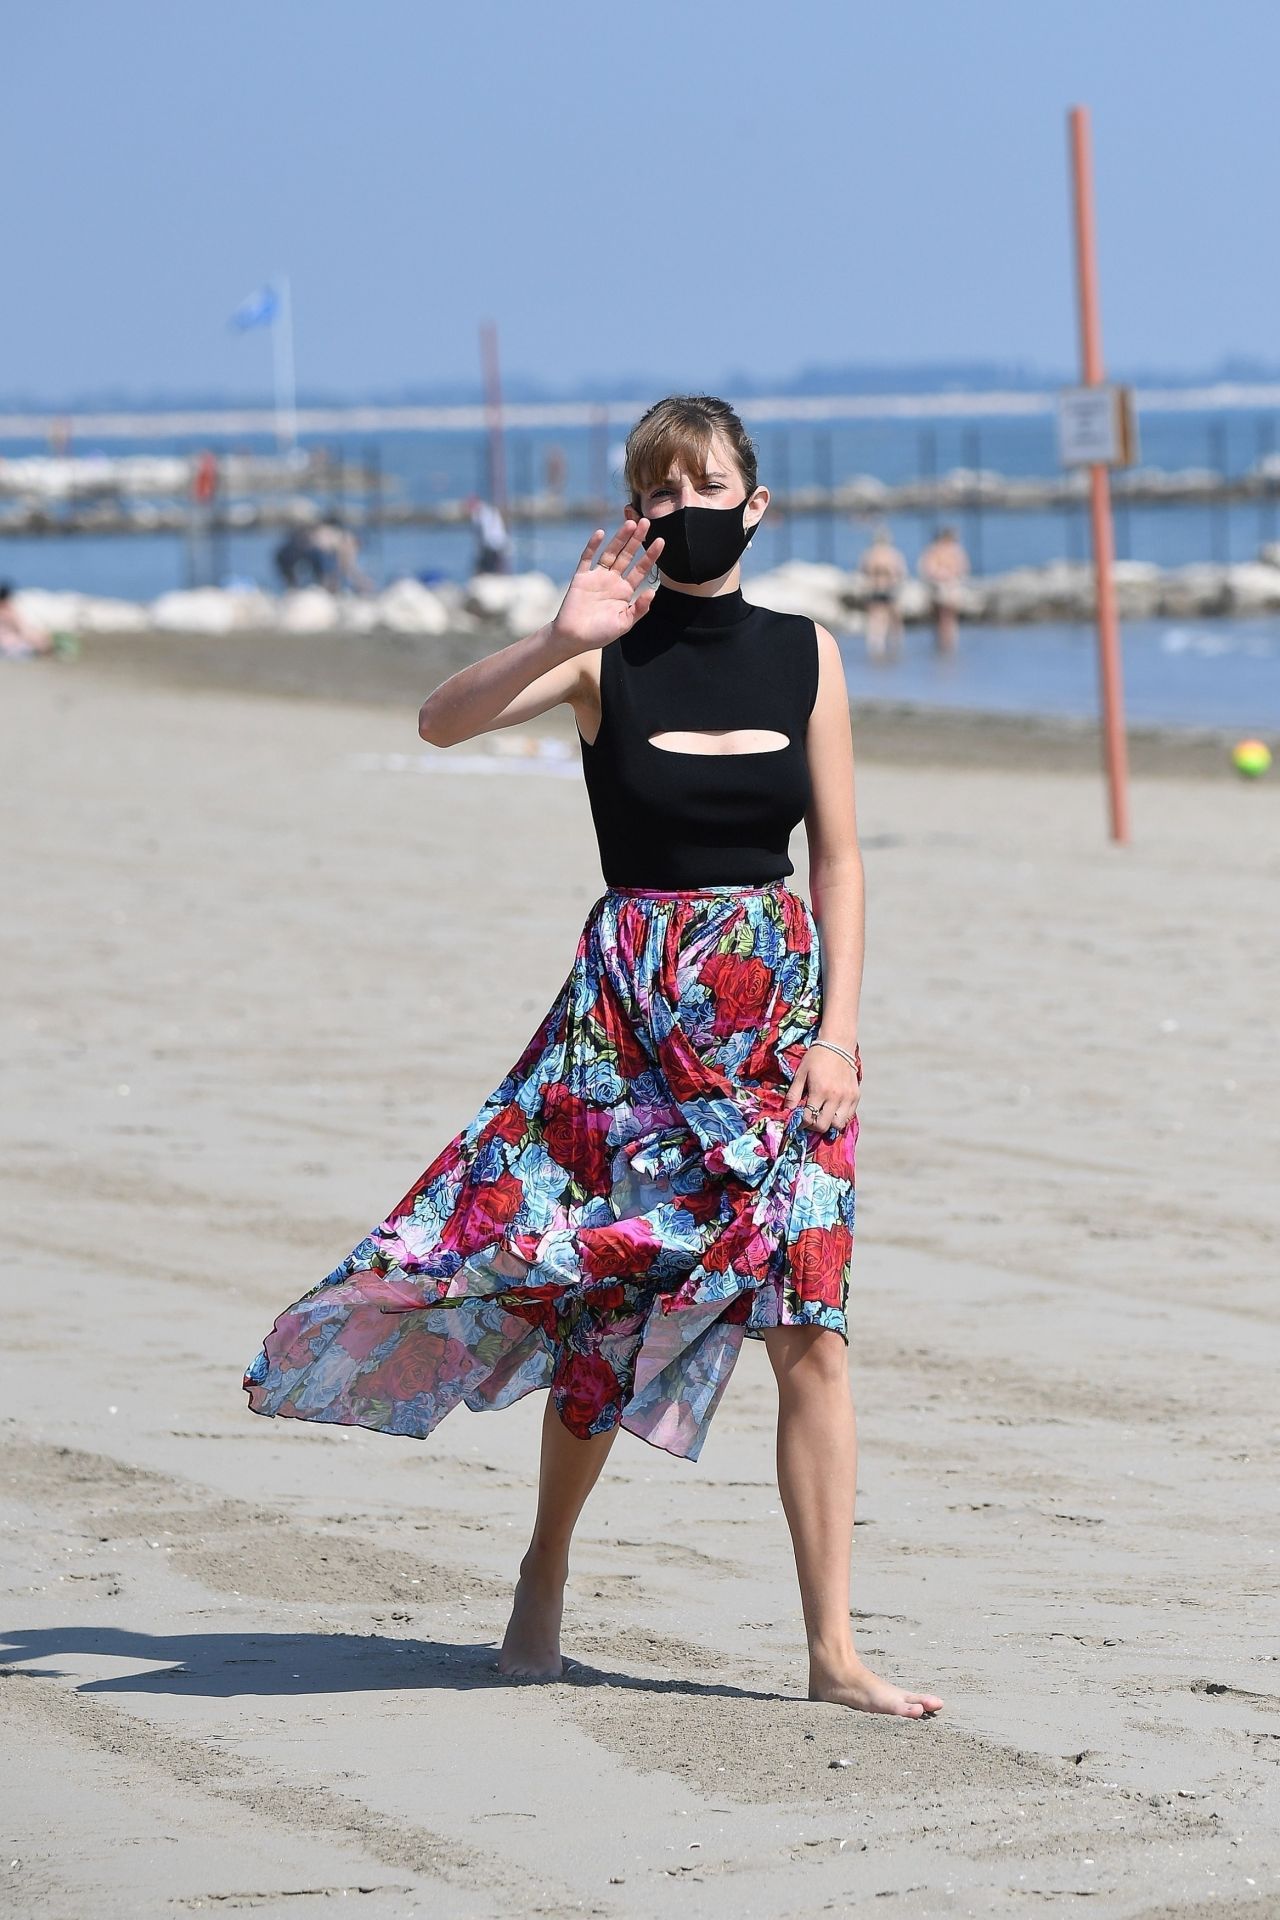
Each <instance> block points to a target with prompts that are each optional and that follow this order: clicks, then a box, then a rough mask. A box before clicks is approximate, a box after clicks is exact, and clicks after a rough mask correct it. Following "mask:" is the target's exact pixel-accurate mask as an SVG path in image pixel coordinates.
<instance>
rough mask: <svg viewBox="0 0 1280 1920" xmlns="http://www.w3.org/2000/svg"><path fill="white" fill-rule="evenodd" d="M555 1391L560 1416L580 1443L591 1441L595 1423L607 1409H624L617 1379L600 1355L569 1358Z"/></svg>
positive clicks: (556, 1379) (561, 1367)
mask: <svg viewBox="0 0 1280 1920" xmlns="http://www.w3.org/2000/svg"><path fill="white" fill-rule="evenodd" d="M552 1391H553V1392H554V1394H555V1401H556V1411H557V1413H558V1414H559V1415H560V1418H561V1420H562V1421H563V1422H564V1424H565V1426H566V1427H568V1429H569V1431H570V1433H576V1434H577V1436H578V1438H579V1439H580V1440H586V1439H588V1438H589V1437H590V1434H591V1428H592V1424H593V1422H594V1421H595V1420H596V1418H597V1417H598V1415H599V1414H601V1413H602V1412H603V1411H604V1409H605V1408H606V1407H614V1408H617V1409H618V1410H621V1407H622V1389H621V1387H620V1386H619V1385H618V1380H617V1376H616V1375H615V1373H614V1371H613V1368H612V1367H611V1366H610V1365H609V1363H608V1362H607V1361H606V1360H602V1359H601V1358H600V1356H599V1354H598V1353H570V1354H567V1355H566V1356H565V1357H564V1358H563V1359H562V1360H561V1363H560V1365H559V1366H558V1367H557V1369H556V1373H555V1376H554V1378H553V1380H552Z"/></svg>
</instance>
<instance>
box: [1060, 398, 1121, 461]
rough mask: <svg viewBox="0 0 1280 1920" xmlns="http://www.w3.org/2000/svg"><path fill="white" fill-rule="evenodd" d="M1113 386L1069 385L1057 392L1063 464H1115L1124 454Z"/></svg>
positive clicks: (1118, 409) (1117, 405)
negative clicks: (1063, 390) (1062, 390)
mask: <svg viewBox="0 0 1280 1920" xmlns="http://www.w3.org/2000/svg"><path fill="white" fill-rule="evenodd" d="M1118 400H1119V396H1118V394H1117V391H1116V389H1115V388H1114V387H1068V388H1067V389H1066V390H1065V392H1063V393H1060V394H1059V395H1058V451H1059V454H1060V456H1061V459H1062V464H1063V466H1064V467H1092V466H1097V465H1099V464H1101V465H1103V466H1108V467H1111V466H1115V465H1117V464H1118V463H1119V461H1120V460H1121V459H1122V457H1123V448H1122V429H1121V417H1120V407H1119V404H1118Z"/></svg>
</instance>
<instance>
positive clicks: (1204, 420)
mask: <svg viewBox="0 0 1280 1920" xmlns="http://www.w3.org/2000/svg"><path fill="white" fill-rule="evenodd" d="M1140 427H1141V464H1143V465H1145V466H1152V467H1159V468H1163V469H1165V470H1174V471H1176V470H1182V469H1186V468H1191V467H1199V468H1209V469H1211V470H1214V471H1217V472H1222V473H1227V474H1234V473H1242V472H1245V471H1248V470H1249V469H1251V468H1252V467H1253V466H1255V465H1256V463H1257V462H1258V461H1259V460H1262V459H1266V458H1268V457H1269V456H1271V455H1272V454H1274V453H1275V452H1276V450H1277V447H1278V446H1280V416H1277V414H1276V413H1274V412H1271V411H1248V410H1240V411H1233V412H1222V413H1215V414H1208V413H1203V414H1202V413H1188V412H1172V411H1171V412H1167V413H1163V412H1160V413H1157V412H1144V414H1143V415H1142V418H1141V422H1140ZM755 439H756V444H757V447H758V449H759V455H760V477H761V479H762V481H764V482H765V483H766V484H768V485H770V486H772V487H774V488H775V489H776V490H777V491H779V492H786V491H787V490H788V489H789V488H791V487H804V486H812V485H830V484H832V483H835V484H838V483H839V482H840V481H842V480H844V479H848V478H850V477H852V476H853V475H861V474H872V475H875V476H877V477H878V478H880V479H881V480H883V481H884V482H885V483H886V484H890V485H892V484H894V483H896V482H900V481H905V480H909V479H912V478H915V477H917V476H919V475H921V474H939V475H941V474H946V473H948V472H951V471H953V470H956V469H958V468H966V469H974V468H985V469H988V470H991V471H995V472H1000V473H1006V474H1011V475H1028V474H1046V475H1052V474H1055V473H1057V472H1058V471H1059V468H1058V457H1057V445H1056V438H1055V431H1054V425H1053V421H1052V420H1051V419H1050V418H1049V417H1047V416H1045V417H1038V416H1032V417H1010V418H1004V417H991V418H984V419H981V420H970V421H965V420H957V419H939V420H937V421H931V422H930V421H926V422H921V421H915V420H899V419H869V420H855V421H836V422H831V423H827V424H824V423H822V422H816V423H810V422H805V423H804V424H780V425H776V426H773V425H770V426H765V427H762V428H760V429H759V430H758V431H757V432H756V433H755ZM195 444H196V443H193V442H191V441H189V440H188V441H183V440H180V439H172V438H171V439H165V440H163V441H159V440H148V441H134V442H126V441H116V440H112V441H110V442H104V443H103V444H102V445H101V446H94V444H93V443H92V442H91V441H88V440H86V441H84V442H80V443H77V445H76V448H75V450H76V451H78V452H81V453H85V452H95V451H101V452H111V453H129V452H147V451H156V450H158V449H159V450H163V451H168V452H174V451H181V450H184V449H192V448H194V445H195ZM224 444H228V445H229V444H230V443H224ZM235 444H236V446H237V447H238V448H239V449H240V450H243V451H265V450H269V446H270V443H269V442H268V441H267V440H266V439H265V438H258V439H254V438H252V437H246V438H245V439H243V440H240V441H237V442H236V443H235ZM324 444H325V445H326V446H327V447H328V448H329V449H330V450H331V452H332V453H333V454H334V455H335V456H341V457H342V458H343V459H345V460H346V461H348V462H350V463H365V464H368V463H369V462H371V461H372V462H375V463H376V464H377V466H378V467H379V468H380V470H381V471H382V473H383V475H384V476H385V479H386V484H387V487H388V490H389V491H390V493H391V494H392V495H393V496H394V497H400V498H405V499H413V500H420V501H445V500H456V499H458V498H460V497H462V496H463V495H465V494H467V493H469V492H472V491H476V492H484V491H486V490H487V462H488V444H487V440H486V438H485V436H484V435H483V434H481V433H477V432H444V431H440V432H432V433H425V432H406V433H383V434H381V435H379V436H377V437H376V438H373V439H371V438H370V437H369V436H359V435H349V436H345V437H344V436H332V435H329V436H325V438H324ZM3 451H4V452H5V454H8V455H18V454H21V453H43V452H45V451H47V449H46V448H45V447H44V445H43V444H42V443H35V442H32V443H30V444H27V445H24V444H21V443H16V442H6V443H5V446H4V449H3ZM556 454H559V455H560V456H562V457H563V461H564V466H565V469H566V472H567V484H566V491H567V493H568V494H569V496H570V497H575V498H590V497H599V496H600V495H601V494H603V495H604V496H605V497H607V498H610V499H612V500H614V501H616V502H618V503H619V511H620V502H621V499H622V489H621V479H620V463H621V434H620V433H617V432H614V431H613V430H612V429H611V430H610V433H609V434H608V435H605V434H603V433H602V432H600V431H598V430H589V429H585V428H581V429H570V428H562V429H518V430H512V431H511V432H510V433H509V434H508V438H507V485H508V489H509V491H510V492H511V493H512V494H514V495H517V496H518V495H521V494H525V493H529V492H536V491H540V490H542V489H543V488H544V487H545V485H546V476H547V469H548V460H549V458H551V457H554V455H556ZM323 500H324V504H326V505H332V506H335V507H337V508H339V509H340V510H341V509H342V508H343V507H344V506H349V505H351V504H352V502H351V501H350V500H349V499H348V498H347V497H346V496H345V494H344V490H343V488H342V485H341V482H340V480H339V479H338V478H337V476H335V485H334V488H333V490H332V491H331V492H330V493H329V494H327V495H325V496H323ZM935 517H936V516H934V515H932V514H930V515H927V516H926V515H914V514H897V515H895V516H894V517H893V519H892V523H891V524H892V530H893V533H894V536H895V538H896V539H897V541H898V543H899V545H900V546H901V547H902V549H903V551H904V553H905V554H906V556H907V559H908V561H909V562H911V563H912V564H913V565H914V562H915V560H916V559H917V557H918V555H919V552H920V550H921V548H922V546H923V545H924V543H925V541H926V540H927V539H928V537H929V534H930V532H931V531H932V527H933V524H934V520H935ZM953 517H954V518H955V520H956V523H957V524H958V526H959V529H960V532H961V535H962V538H963V539H964V541H965V544H966V546H967V547H968V549H969V552H970V555H971V558H972V560H973V563H974V570H975V571H976V572H979V573H997V572H1003V571H1006V570H1007V569H1009V568H1012V567H1017V566H1026V565H1037V564H1042V563H1044V562H1047V561H1050V560H1054V559H1059V558H1064V557H1065V558H1068V559H1084V558H1086V557H1087V554H1088V528H1087V523H1086V518H1085V514H1084V511H1083V509H1082V508H1080V507H1075V506H1073V507H1071V508H1065V509H1060V510H1055V511H1052V512H1043V513H999V512H993V511H992V510H990V509H983V510H982V511H981V512H975V511H972V510H969V511H961V512H959V513H957V514H955V515H954V516H953ZM1278 522H1280V506H1278V505H1277V503H1274V502H1265V503H1257V504H1255V503H1249V504H1247V505H1243V504H1238V505H1230V506H1226V505H1224V506H1218V505H1214V506H1170V507H1150V506H1148V507H1133V508H1124V507H1119V508H1118V509H1117V514H1116V544H1117V551H1118V554H1119V556H1120V558H1122V559H1135V560H1146V561H1153V562H1155V563H1156V564H1158V565H1161V566H1165V567H1172V566H1180V565H1184V564H1186V563H1188V562H1191V561H1196V560H1217V561H1223V562H1235V561H1243V560H1250V559H1253V558H1254V557H1256V555H1257V553H1258V550H1259V548H1260V547H1261V546H1262V545H1264V544H1267V543H1269V542H1270V541H1272V540H1276V539H1280V524H1278ZM590 531H591V523H588V522H586V521H584V522H583V523H582V524H580V525H572V524H566V525H562V526H541V527H536V528H535V527H517V528H516V530H515V540H516V552H515V563H516V566H517V567H518V568H519V569H520V570H525V569H529V568H538V569H540V570H542V571H544V572H546V573H549V574H550V575H551V576H552V578H553V579H556V580H565V579H567V577H568V575H569V573H570V572H571V571H572V569H573V566H574V565H575V563H576V561H577V558H578V556H579V554H580V553H581V550H582V547H583V544H584V542H585V541H586V538H587V536H588V534H589V533H590ZM869 533H870V518H869V517H867V516H861V517H857V516H853V515H849V514H844V515H803V514H796V515H792V516H786V517H784V516H782V515H778V514H775V515H771V516H766V519H765V523H764V525H763V527H762V529H761V531H760V533H759V534H758V535H757V537H756V540H755V542H754V544H753V546H752V549H751V552H750V554H748V556H747V559H746V562H745V563H744V568H743V584H744V587H745V590H746V592H747V594H748V597H750V590H751V587H750V583H751V577H752V575H753V574H755V573H760V572H764V571H768V570H770V569H772V568H773V567H776V566H778V565H780V564H782V563H783V562H785V561H787V560H790V559H798V560H816V561H829V562H833V563H834V564H836V565H838V566H841V567H846V568H850V567H852V566H854V565H855V564H856V562H857V559H858V556H859V555H860V553H861V552H862V550H863V548H864V547H865V545H866V543H867V540H868V537H869ZM277 543H278V536H277V535H255V534H240V535H230V536H225V537H224V539H223V542H222V544H221V546H220V549H219V551H218V553H217V554H216V556H211V555H209V554H207V553H200V554H198V555H195V556H192V555H191V554H189V553H188V551H187V548H186V545H185V543H184V542H183V541H182V540H181V539H179V538H175V537H173V536H167V535H166V536H154V537H151V536H148V537H140V536H130V537H117V538H97V537H87V536H78V537H75V538H71V539H67V538H58V537H42V538H39V539H25V538H24V539H21V540H10V539H0V578H7V579H10V580H13V581H14V582H16V583H17V584H19V585H29V586H44V587H50V588H56V589H72V590H76V591H80V592H85V593H94V594H108V595H112V596H116V597H120V598H124V599H131V600H142V601H145V600H150V599H153V598H154V597H155V596H156V595H157V594H160V593H163V592H166V591H168V590H170V589H171V588H175V587H181V586H184V585H187V584H190V583H191V581H192V579H193V577H198V578H207V577H210V573H209V570H210V567H211V566H212V567H213V568H214V570H215V572H216V575H217V577H218V578H220V579H223V580H227V581H231V580H234V581H240V582H252V583H255V584H258V585H262V586H274V585H275V584H276V580H275V572H274V567H273V563H272V554H273V551H274V548H275V546H276V545H277ZM472 554H473V542H472V536H471V534H470V531H469V529H466V528H457V529H452V528H451V529H440V530H435V529H432V530H419V529H410V530H397V531H384V532H381V533H376V532H371V533H370V535H369V537H368V538H367V540H366V543H365V547H364V551H363V553H362V564H363V566H364V567H365V570H366V571H367V572H368V573H369V574H370V575H371V576H372V578H373V580H374V581H375V583H376V584H378V585H382V584H385V583H386V582H387V581H388V580H390V579H393V578H396V577H397V576H400V575H403V574H418V573H425V574H433V573H434V574H443V575H444V576H446V577H448V578H452V579H461V578H465V577H466V575H467V574H468V573H469V571H470V563H471V559H472ZM193 565H194V575H193ZM1124 641H1125V668H1126V689H1127V698H1128V711H1129V715H1130V717H1131V718H1132V719H1134V720H1142V719H1146V720H1150V721H1152V722H1159V723H1164V724H1170V725H1207V726H1228V727H1236V726H1239V727H1245V728H1249V727H1257V728H1263V729H1265V728H1271V729H1273V730H1274V729H1275V728H1276V727H1277V726H1280V621H1276V622H1272V621H1257V620H1255V621H1212V622H1201V623H1198V624H1196V625H1190V626H1179V625H1177V624H1175V623H1172V622H1136V623H1130V624H1129V625H1127V626H1126V628H1125V633H1124ZM1092 645H1093V640H1092V630H1091V629H1088V628H1075V627H1065V626H1046V627H1039V628H1032V629H1026V628H1020V629H1013V630H999V629H984V628H976V627H966V628H963V629H962V645H961V649H960V653H959V656H958V657H957V659H956V660H954V661H947V660H940V659H938V658H937V657H936V656H935V655H934V654H933V652H932V642H931V638H930V636H929V635H928V634H927V633H924V632H921V631H918V630H915V631H912V632H910V633H909V634H908V636H907V643H906V649H905V652H904V655H903V657H902V659H901V660H899V661H898V662H896V663H894V664H892V665H890V666H887V667H884V668H879V667H874V666H871V665H870V664H868V663H867V662H866V661H865V659H864V658H863V657H862V655H861V652H860V648H859V645H858V643H857V642H856V641H850V642H849V644H848V646H847V648H846V659H847V664H848V669H849V674H850V684H851V688H852V689H853V691H854V693H855V694H856V693H857V692H858V691H860V690H862V691H865V692H867V693H871V692H872V691H873V690H874V691H877V692H881V693H883V694H884V695H885V696H886V697H892V698H901V699H910V700H919V701H928V702H929V703H930V704H934V705H944V706H950V705H963V706H968V707H973V708H982V709H985V710H988V711H991V710H998V711H1015V712H1043V713H1083V714H1089V713H1092V712H1094V711H1095V710H1096V687H1095V681H1096V674H1095V669H1094V666H1093V655H1092Z"/></svg>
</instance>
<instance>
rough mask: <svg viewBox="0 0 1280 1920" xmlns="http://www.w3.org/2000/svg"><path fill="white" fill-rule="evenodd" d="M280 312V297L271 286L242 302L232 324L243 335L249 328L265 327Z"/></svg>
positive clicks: (263, 288)
mask: <svg viewBox="0 0 1280 1920" xmlns="http://www.w3.org/2000/svg"><path fill="white" fill-rule="evenodd" d="M279 311H280V296H279V294H278V293H277V292H276V290H275V288H274V287H273V286H271V285H269V284H268V285H267V286H265V287H259V288H258V290H257V292H256V293H251V294H250V295H249V296H248V298H247V299H245V300H242V301H241V302H240V305H239V306H238V307H237V308H236V310H235V312H234V313H233V314H232V316H231V321H230V324H231V325H232V326H233V327H237V328H239V330H240V331H241V332H242V333H243V332H244V331H245V330H246V328H248V327H263V326H266V324H267V323H268V321H271V320H274V319H275V317H276V315H277V314H278V313H279Z"/></svg>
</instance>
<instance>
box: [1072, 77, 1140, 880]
mask: <svg viewBox="0 0 1280 1920" xmlns="http://www.w3.org/2000/svg"><path fill="white" fill-rule="evenodd" d="M1068 123H1069V126H1070V136H1071V178H1072V186H1073V189H1074V201H1075V241H1076V286H1077V290H1078V295H1079V302H1080V371H1081V377H1082V380H1083V384H1084V385H1085V386H1086V387H1100V386H1102V385H1103V383H1104V380H1105V375H1104V373H1103V367H1102V321H1101V319H1100V317H1099V311H1098V260H1097V248H1096V241H1095V234H1094V218H1093V162H1092V154H1091V151H1090V140H1089V109H1088V108H1087V107H1072V108H1071V110H1070V113H1069V115H1068ZM1089 515H1090V520H1091V522H1092V527H1093V568H1094V576H1095V579H1096V582H1097V601H1098V678H1099V685H1100V688H1101V693H1102V724H1103V744H1104V751H1105V756H1106V768H1107V785H1108V792H1109V798H1110V813H1111V838H1112V839H1113V840H1117V841H1121V842H1125V841H1127V840H1128V838H1129V770H1128V756H1127V748H1126V741H1125V731H1124V689H1123V685H1122V682H1121V675H1120V623H1119V619H1118V616H1117V613H1116V590H1115V580H1114V577H1113V572H1112V568H1113V566H1114V562H1115V533H1114V529H1113V526H1112V521H1111V481H1110V476H1109V474H1108V472H1107V469H1106V467H1105V465H1103V463H1102V462H1101V461H1097V462H1095V463H1094V464H1093V465H1092V466H1091V467H1090V468H1089Z"/></svg>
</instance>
